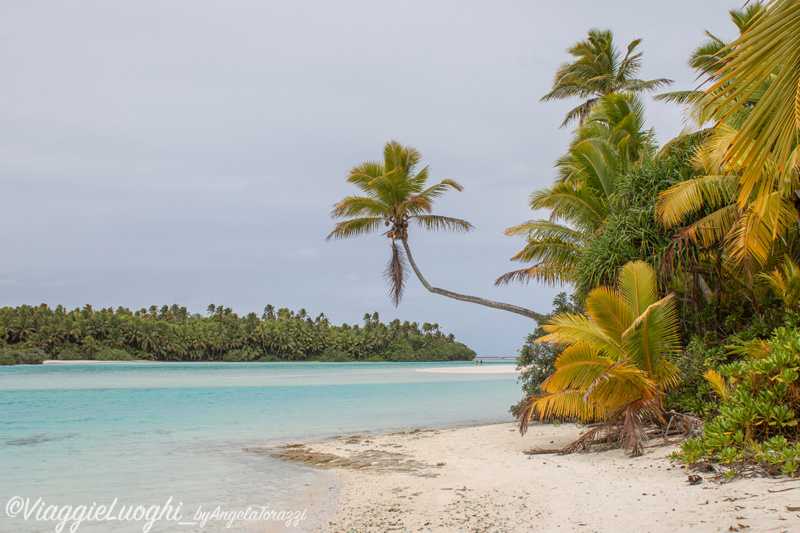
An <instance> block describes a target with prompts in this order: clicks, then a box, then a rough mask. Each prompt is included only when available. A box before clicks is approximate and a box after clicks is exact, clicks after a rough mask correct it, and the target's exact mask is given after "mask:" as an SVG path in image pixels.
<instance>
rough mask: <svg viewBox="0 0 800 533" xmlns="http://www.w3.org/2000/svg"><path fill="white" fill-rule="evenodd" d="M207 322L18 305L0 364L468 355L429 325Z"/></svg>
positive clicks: (231, 317) (180, 311)
mask: <svg viewBox="0 0 800 533" xmlns="http://www.w3.org/2000/svg"><path fill="white" fill-rule="evenodd" d="M207 313H208V316H206V317H203V316H201V315H199V314H192V313H190V312H189V311H188V310H187V309H186V307H182V306H178V305H177V304H173V305H172V306H166V305H164V306H162V307H160V308H159V307H157V306H151V307H150V308H149V309H144V308H143V309H140V310H137V311H131V310H130V309H127V308H124V307H118V308H117V309H116V310H114V309H111V308H107V309H97V310H95V309H93V308H92V306H90V305H86V306H84V307H83V308H80V309H73V310H67V309H65V308H64V307H62V306H60V305H59V306H57V307H56V308H55V309H51V308H50V307H49V306H47V305H45V304H42V305H40V306H37V307H32V306H27V305H23V306H19V307H16V308H13V307H4V308H2V309H0V364H13V363H38V362H41V361H42V360H44V359H51V358H52V359H61V360H65V359H95V360H132V359H148V360H159V361H309V360H313V361H451V360H471V359H473V358H474V357H475V352H474V351H472V350H470V349H469V348H467V347H466V346H464V345H463V344H461V343H459V342H456V340H455V338H454V336H453V335H452V334H449V335H446V334H444V333H443V332H442V331H441V329H440V328H439V325H438V324H436V323H433V324H431V323H428V322H425V323H423V324H421V325H420V324H418V323H417V322H408V321H405V322H402V323H401V322H400V320H398V319H394V320H392V321H391V322H389V323H388V324H384V323H382V322H381V321H380V316H379V315H378V313H377V312H374V313H371V314H370V313H366V314H365V315H364V322H363V324H361V325H359V324H354V325H352V326H351V325H349V324H342V325H338V326H337V325H333V324H331V323H330V321H329V320H328V318H327V317H326V316H325V314H324V313H322V314H319V315H318V316H316V317H315V318H312V317H311V316H310V315H309V314H308V312H307V311H306V310H305V309H300V310H299V311H298V312H294V311H292V310H290V309H288V308H280V309H275V307H274V306H272V305H267V306H266V307H265V308H264V312H263V314H262V315H261V316H259V315H257V314H256V313H249V314H247V315H246V316H242V317H240V316H239V315H237V314H236V313H234V312H233V311H232V310H231V308H230V307H225V306H223V305H214V304H212V305H209V306H208V309H207Z"/></svg>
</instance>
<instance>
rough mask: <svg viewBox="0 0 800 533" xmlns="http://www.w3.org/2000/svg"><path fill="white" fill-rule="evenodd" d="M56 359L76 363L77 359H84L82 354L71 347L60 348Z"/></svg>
mask: <svg viewBox="0 0 800 533" xmlns="http://www.w3.org/2000/svg"><path fill="white" fill-rule="evenodd" d="M56 357H57V358H58V359H59V360H61V361H77V360H79V359H86V356H85V355H84V354H82V353H78V351H77V350H76V349H75V348H71V347H66V348H61V350H60V351H59V352H58V353H57V354H56Z"/></svg>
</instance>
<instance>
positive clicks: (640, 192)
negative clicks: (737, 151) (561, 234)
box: [575, 144, 694, 298]
mask: <svg viewBox="0 0 800 533" xmlns="http://www.w3.org/2000/svg"><path fill="white" fill-rule="evenodd" d="M692 148H693V146H692V145H691V144H689V145H684V146H676V147H671V148H670V149H668V150H665V152H664V153H662V154H661V155H660V156H659V157H656V158H655V159H653V160H649V161H645V162H644V163H642V164H641V165H638V166H632V167H630V169H629V170H628V172H627V173H625V174H622V175H620V176H619V177H618V178H617V187H616V190H615V192H614V194H613V195H612V196H611V198H610V205H609V215H608V218H606V219H605V221H604V223H603V226H602V228H601V229H600V230H599V231H598V232H597V233H596V234H595V235H594V237H593V238H592V239H590V240H588V242H587V244H586V246H585V247H584V249H583V250H582V251H581V254H580V259H579V261H578V264H577V267H576V275H575V288H576V293H577V294H578V295H579V297H580V298H585V296H586V295H587V294H589V292H590V291H591V290H592V289H594V288H595V287H599V286H601V285H613V284H614V283H616V276H617V272H619V271H620V269H621V268H622V266H623V265H624V264H625V263H628V262H630V261H636V260H641V261H644V262H646V263H648V264H649V265H650V266H652V267H653V268H655V269H659V268H660V267H661V265H662V262H663V261H664V259H665V255H666V253H667V251H668V250H669V245H670V243H671V241H672V237H673V234H674V231H672V230H669V229H665V228H664V227H663V226H661V225H659V224H657V223H656V219H655V199H656V198H657V197H658V195H659V193H661V192H662V191H664V190H666V189H668V188H669V187H670V186H672V185H673V184H675V183H677V182H678V181H683V180H685V179H688V178H689V177H691V176H693V175H694V171H693V170H692V167H691V161H690V159H691V154H692Z"/></svg>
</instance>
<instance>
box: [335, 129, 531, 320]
mask: <svg viewBox="0 0 800 533" xmlns="http://www.w3.org/2000/svg"><path fill="white" fill-rule="evenodd" d="M419 161H420V154H419V152H418V151H417V150H415V149H414V148H411V147H410V146H403V145H401V144H400V143H398V142H396V141H390V142H388V143H386V146H385V147H384V149H383V162H373V161H370V162H366V163H362V164H360V165H358V166H356V167H353V168H352V169H351V170H350V173H349V174H348V177H347V181H348V182H350V183H352V184H354V185H355V186H356V187H358V188H359V189H360V190H361V192H362V193H363V195H362V196H348V197H347V198H345V199H344V200H342V201H340V202H339V203H337V204H336V205H334V209H333V211H332V212H331V217H332V218H346V219H347V220H343V221H341V222H338V223H337V224H336V226H335V227H334V229H333V231H332V232H331V233H330V235H328V237H327V240H330V239H342V238H347V237H355V236H357V235H363V234H366V233H373V232H376V231H380V230H381V229H383V228H387V229H386V230H385V233H384V234H385V235H386V236H387V237H388V238H389V240H390V244H391V249H392V255H391V259H390V260H389V264H388V266H387V267H386V271H385V275H386V278H387V280H388V282H389V287H390V295H391V298H392V301H393V302H394V304H395V305H399V303H400V300H401V298H402V296H403V289H404V287H405V283H406V278H407V276H406V258H407V259H408V262H409V263H410V264H411V268H412V269H413V270H414V273H415V274H416V275H417V278H419V280H420V282H422V285H424V286H425V288H426V289H427V290H428V291H430V292H432V293H434V294H440V295H442V296H447V297H448V298H454V299H456V300H461V301H465V302H472V303H476V304H480V305H484V306H487V307H493V308H495V309H502V310H504V311H509V312H512V313H517V314H520V315H523V316H527V317H529V318H538V317H540V316H541V315H540V314H539V313H536V312H535V311H531V310H530V309H525V308H523V307H519V306H516V305H511V304H506V303H501V302H495V301H492V300H486V299H484V298H479V297H477V296H469V295H465V294H459V293H456V292H451V291H448V290H444V289H440V288H438V287H433V286H431V284H430V283H428V281H427V280H426V279H425V278H424V277H423V275H422V273H421V272H420V270H419V268H418V267H417V264H416V263H415V262H414V258H413V257H412V255H411V249H410V248H409V245H408V233H409V228H410V226H411V225H412V224H413V225H415V226H417V227H420V228H422V229H425V230H447V231H455V232H467V231H470V230H471V229H472V228H473V227H472V224H470V223H469V222H467V221H466V220H461V219H459V218H451V217H445V216H441V215H434V214H432V213H431V212H432V210H433V201H434V200H435V199H436V198H438V197H440V196H441V195H442V194H444V193H445V192H446V191H447V190H449V189H454V190H456V191H461V190H462V187H461V185H459V184H458V183H457V182H455V181H453V180H449V179H446V180H443V181H441V182H439V183H437V184H435V185H431V186H428V185H427V180H428V167H425V168H423V169H422V170H420V171H419V172H415V170H416V166H417V164H418V163H419ZM400 245H402V248H401V247H400Z"/></svg>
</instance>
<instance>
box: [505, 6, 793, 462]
mask: <svg viewBox="0 0 800 533" xmlns="http://www.w3.org/2000/svg"><path fill="white" fill-rule="evenodd" d="M729 14H730V18H731V20H732V21H733V23H734V25H735V27H736V30H737V31H738V37H736V38H735V39H733V40H732V41H731V42H730V43H728V42H726V41H725V40H724V39H722V38H720V37H718V36H716V35H713V34H711V33H707V34H706V40H705V41H704V42H702V43H701V44H700V45H699V46H698V47H697V48H696V49H695V50H694V52H693V53H692V54H691V57H690V58H689V60H688V64H689V66H690V67H691V68H694V69H696V71H697V73H698V74H699V76H700V77H701V78H702V79H704V80H705V81H706V84H705V87H704V88H703V89H701V90H679V91H675V92H670V93H664V94H661V95H658V96H657V97H656V98H657V99H658V100H662V101H667V102H672V103H676V104H678V105H680V106H682V107H683V108H684V113H685V115H686V117H687V120H688V122H687V124H688V126H689V129H687V131H686V132H684V133H682V134H681V135H680V136H678V137H676V138H675V139H672V140H670V141H669V142H667V143H666V144H665V145H664V146H663V147H658V146H656V144H655V142H654V139H655V135H654V132H653V131H652V130H650V129H648V128H647V127H646V126H645V120H644V103H643V101H642V100H641V99H640V98H641V97H640V96H639V95H637V94H636V93H637V92H638V91H637V90H633V89H635V88H636V87H639V86H637V84H636V82H635V81H634V82H632V85H631V86H630V87H632V88H633V89H631V88H630V87H629V88H628V89H617V90H608V91H602V90H598V89H597V88H596V87H597V85H596V83H597V82H598V80H599V79H611V77H605V78H602V77H601V78H599V79H594V78H593V77H592V76H591V75H590V74H581V75H579V74H578V73H591V72H601V71H605V72H610V71H612V70H613V69H610V68H609V67H608V65H609V64H611V63H610V62H609V61H608V60H607V59H606V58H607V57H617V58H623V57H624V58H628V57H633V56H631V55H630V54H631V52H632V48H630V47H629V49H628V55H623V54H622V53H621V52H619V51H616V50H614V49H613V47H612V45H609V46H607V47H606V48H607V49H608V50H609V51H608V52H607V53H606V54H605V55H604V56H603V55H602V54H599V53H590V52H589V50H594V49H601V48H602V47H603V46H605V45H603V44H602V43H603V40H602V39H601V36H603V35H605V34H606V33H604V32H600V31H598V30H591V31H590V32H589V39H588V40H586V41H581V42H580V43H578V44H576V45H575V46H574V47H572V48H571V49H570V50H569V52H570V54H571V55H572V56H573V57H575V58H576V59H575V60H574V61H572V62H571V63H566V64H565V65H564V66H562V67H561V68H560V69H559V72H558V73H557V76H556V82H555V83H554V88H553V92H551V93H550V94H548V95H546V96H545V99H546V100H552V99H554V98H555V97H556V95H563V96H565V97H573V98H577V99H578V100H580V102H579V105H578V106H577V107H575V108H573V109H572V110H571V111H570V112H569V114H568V117H567V120H566V121H565V124H567V123H569V122H570V121H571V120H572V119H573V118H580V120H579V121H578V125H577V127H576V128H575V129H574V131H573V133H572V140H571V141H570V143H569V146H568V147H567V152H566V153H565V154H564V155H563V156H561V157H560V158H559V159H558V160H557V162H556V166H555V168H556V175H555V178H554V182H553V185H552V186H551V187H548V188H544V189H540V190H538V191H534V193H533V194H532V195H531V201H530V204H531V207H532V209H536V210H539V209H546V210H549V212H550V217H549V218H546V219H540V220H532V221H529V222H525V223H523V224H520V225H517V226H514V227H512V228H509V229H508V230H507V232H506V233H507V234H508V235H512V236H518V237H523V238H524V240H525V246H524V248H523V249H522V250H521V251H520V252H519V253H518V254H517V255H515V256H514V257H513V258H512V259H513V260H515V261H520V262H523V263H525V264H526V265H525V268H522V269H519V270H515V271H512V272H509V273H507V274H505V275H503V276H501V277H500V278H498V280H497V283H511V282H524V283H528V282H530V281H535V282H541V283H545V284H551V285H563V284H566V285H569V286H571V287H572V290H573V293H572V295H571V297H570V298H569V302H568V300H567V297H566V294H564V295H563V296H562V297H560V298H559V299H557V301H556V302H554V304H555V305H556V307H557V308H558V309H559V311H558V312H557V313H555V314H554V315H551V316H549V317H548V318H547V319H546V320H542V321H539V328H537V329H536V331H535V332H534V333H533V334H532V335H531V336H529V338H528V341H527V342H526V344H525V346H524V347H523V350H522V351H521V354H520V358H519V359H518V363H519V366H520V369H521V370H522V371H523V373H522V377H523V378H522V379H523V387H524V391H525V393H526V397H525V399H524V400H523V402H521V403H520V404H519V405H517V406H515V407H514V408H513V410H514V412H516V413H517V414H518V415H519V417H520V426H521V429H523V430H524V429H525V427H526V425H527V424H528V422H529V420H550V419H561V420H564V419H569V420H581V421H585V422H595V423H596V425H594V426H592V431H590V432H589V433H590V434H587V435H588V436H587V438H585V439H583V440H582V441H581V443H580V444H581V445H586V444H587V443H592V442H598V439H600V437H601V436H602V439H605V442H606V443H607V444H608V443H611V442H612V441H613V442H614V443H616V444H617V445H621V446H624V447H625V448H627V450H628V451H629V452H630V453H634V454H635V453H639V452H640V451H641V444H642V439H643V438H644V435H645V433H644V429H643V428H644V424H645V423H652V424H655V425H659V424H663V421H666V420H667V419H669V420H670V422H669V423H668V424H667V425H669V424H671V423H672V420H674V417H675V416H676V415H678V414H680V413H684V414H685V415H691V417H697V418H692V419H693V420H706V421H708V423H707V425H706V426H705V428H704V429H703V430H702V431H700V432H699V433H696V435H697V436H696V438H694V439H690V440H688V441H686V443H685V444H684V445H683V448H682V452H681V453H680V454H679V455H678V456H677V458H678V459H679V460H682V461H685V462H687V463H689V464H693V465H694V464H698V463H703V462H709V461H716V462H721V463H722V464H724V465H728V466H729V467H730V468H729V470H727V475H736V474H741V473H744V472H745V471H746V470H747V471H751V472H752V471H753V470H754V469H755V470H756V471H759V472H762V473H769V474H773V473H776V472H783V473H786V474H790V475H794V474H795V473H796V472H797V470H798V465H800V444H798V442H800V434H798V433H797V429H796V428H797V425H798V420H797V415H796V413H797V410H798V408H800V405H798V404H800V394H797V391H796V390H795V389H797V387H798V385H797V372H798V371H800V328H798V326H799V325H800V320H798V315H797V314H796V310H797V305H798V303H800V267H798V263H800V234H799V230H800V178H798V158H797V156H798V126H800V113H798V108H797V106H796V102H797V101H798V99H800V74H798V72H800V70H799V69H798V65H800V45H798V44H797V40H796V38H795V36H796V35H798V34H800V27H798V22H797V21H798V20H800V2H797V1H796V0H795V1H792V0H772V1H769V2H765V3H763V4H762V3H760V2H750V3H749V4H748V5H747V6H745V7H744V8H742V9H734V10H731V11H730V12H729ZM607 34H608V35H610V32H607ZM607 42H609V43H610V42H611V39H608V40H607ZM632 44H635V45H638V44H639V43H638V42H635V43H632ZM581 50H582V51H584V52H582V53H581V54H579V53H577V52H578V51H581ZM635 57H636V61H637V68H638V61H639V60H640V55H637V56H635ZM570 69H572V70H570ZM567 72H573V74H569V76H571V77H569V80H570V81H569V83H566V82H565V83H564V85H563V87H561V86H559V83H560V80H561V79H562V78H564V77H565V76H566V74H565V73H567ZM631 78H632V79H635V75H632V76H631ZM660 81H661V83H658V84H657V85H658V86H663V85H665V84H666V82H665V80H660ZM623 86H624V84H623ZM566 88H568V89H569V91H567V90H566ZM559 91H561V92H559ZM587 98H588V99H587ZM634 271H636V272H639V273H640V275H637V276H633V275H632V273H633V272H634ZM645 273H646V275H645ZM643 276H644V277H643ZM645 278H646V280H647V282H646V283H644V279H645ZM632 279H636V280H637V284H638V283H639V282H640V281H641V282H642V283H641V284H639V286H641V287H644V286H647V294H648V296H647V298H646V299H645V300H644V301H646V302H649V306H652V307H651V309H652V310H651V311H650V312H649V313H646V314H647V315H648V317H649V315H650V314H651V313H655V316H659V318H658V320H657V321H656V322H654V323H653V325H655V324H656V323H657V324H659V325H658V327H656V328H655V329H654V330H653V331H652V332H651V336H649V337H647V339H648V340H647V342H645V343H644V345H646V346H658V347H660V348H661V349H663V351H660V352H659V353H657V354H655V353H654V354H652V355H653V356H655V358H653V357H651V356H647V357H643V356H642V354H641V352H639V351H638V348H639V347H638V346H637V345H636V343H633V339H634V337H632V334H633V331H634V330H632V329H630V328H633V327H634V325H635V324H638V326H636V327H642V326H643V325H644V324H648V325H649V324H650V322H649V318H652V317H649V318H648V319H645V318H644V317H642V316H639V315H638V314H637V311H638V312H640V311H641V310H642V308H641V307H640V306H631V304H630V301H629V298H630V294H632V291H631V290H630V288H629V287H630V286H631V283H632V281H631V280H632ZM613 287H616V288H613ZM626 287H628V288H626ZM567 303H569V305H570V306H572V307H573V310H570V311H565V310H564V308H565V306H566V305H567ZM621 310H624V311H621ZM623 315H624V319H623V318H621V317H622V316H623ZM634 329H635V328H634ZM637 338H639V337H637ZM641 339H644V337H641ZM537 345H538V346H539V348H536V349H534V346H537ZM643 362H646V364H644V365H643V364H642V363H643ZM653 362H657V363H658V364H656V365H655V366H650V364H651V363H653ZM657 368H658V369H660V370H658V371H657V372H656V371H655V369H657ZM679 377H680V379H678V378H679ZM798 390H800V389H798ZM667 415H668V416H667ZM686 419H687V420H688V417H687V418H686ZM687 427H688V426H687ZM695 429H696V428H695ZM577 447H580V446H577ZM577 447H576V446H573V447H572V448H571V449H576V448H577Z"/></svg>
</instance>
